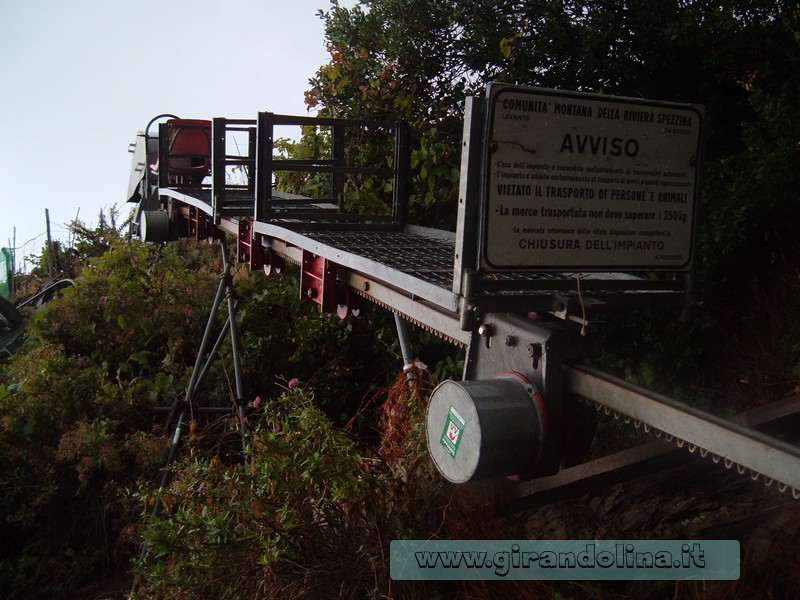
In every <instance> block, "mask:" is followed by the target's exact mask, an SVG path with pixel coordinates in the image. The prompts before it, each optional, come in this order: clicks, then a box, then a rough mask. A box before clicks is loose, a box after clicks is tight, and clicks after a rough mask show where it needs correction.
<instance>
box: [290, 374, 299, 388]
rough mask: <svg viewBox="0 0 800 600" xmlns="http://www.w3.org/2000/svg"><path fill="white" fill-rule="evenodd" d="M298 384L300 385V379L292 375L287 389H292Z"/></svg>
mask: <svg viewBox="0 0 800 600" xmlns="http://www.w3.org/2000/svg"><path fill="white" fill-rule="evenodd" d="M298 385H300V380H299V379H298V378H297V377H292V378H291V379H290V380H289V384H288V387H289V389H290V390H293V389H294V388H296V387H297V386H298Z"/></svg>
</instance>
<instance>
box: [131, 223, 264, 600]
mask: <svg viewBox="0 0 800 600" xmlns="http://www.w3.org/2000/svg"><path fill="white" fill-rule="evenodd" d="M220 249H221V254H222V274H221V276H220V281H219V286H218V287H217V292H216V295H215V296H214V301H213V303H212V305H211V310H210V312H209V315H208V322H207V323H206V328H205V331H204V333H203V338H202V341H201V342H200V348H199V349H198V351H197V359H196V361H195V365H194V369H192V374H191V377H190V378H189V384H188V385H187V387H186V394H185V395H184V397H183V399H176V400H175V402H173V404H172V406H170V407H169V416H168V417H167V422H166V426H165V428H166V429H167V430H169V429H170V427H172V426H173V425H174V430H173V433H172V438H171V440H170V445H169V452H168V454H167V459H166V462H165V465H164V470H163V472H162V474H161V481H160V484H159V489H158V496H157V497H156V500H155V503H154V505H153V511H152V517H153V518H156V517H158V515H159V514H160V513H161V509H162V506H163V504H162V502H161V493H162V492H163V491H164V490H165V489H166V488H167V486H168V485H169V484H170V481H171V480H172V470H171V468H172V463H173V462H174V461H175V457H176V456H177V453H178V448H179V446H180V442H181V438H182V435H183V429H184V425H185V422H186V417H187V413H188V414H192V413H194V412H195V411H196V412H212V413H221V412H230V410H231V408H230V407H225V408H223V407H212V408H210V409H208V410H205V411H204V410H203V409H198V408H196V407H193V403H194V401H195V398H196V396H197V391H198V389H199V388H200V386H201V385H202V384H203V381H204V380H205V377H206V375H207V374H208V371H209V369H210V367H211V364H212V363H213V362H214V360H215V358H216V356H217V354H218V352H219V349H220V347H221V346H222V343H223V342H224V341H225V338H226V337H228V335H230V339H231V355H232V357H233V371H234V380H235V386H236V399H235V407H234V408H235V409H236V413H237V416H238V419H239V433H240V436H241V441H242V452H244V453H246V452H247V445H248V433H247V423H246V421H245V405H246V402H245V397H244V382H243V379H242V368H241V359H240V357H241V345H240V341H239V331H238V329H237V327H236V309H237V306H238V302H239V300H238V297H237V294H236V291H235V290H234V287H233V276H232V265H231V262H230V260H229V259H228V247H227V243H226V241H225V238H224V236H223V237H222V238H221V239H220ZM223 300H224V301H226V303H227V308H228V316H227V319H226V320H225V323H224V324H223V326H222V330H221V331H220V332H219V334H218V335H217V338H216V341H214V343H213V345H212V344H211V340H212V338H213V331H214V329H215V323H216V316H217V311H218V310H219V307H220V305H221V304H222V302H223ZM209 348H210V349H209ZM146 554H147V546H144V547H143V548H142V554H141V557H142V559H143V558H144V556H145V555H146ZM135 589H136V584H134V590H135Z"/></svg>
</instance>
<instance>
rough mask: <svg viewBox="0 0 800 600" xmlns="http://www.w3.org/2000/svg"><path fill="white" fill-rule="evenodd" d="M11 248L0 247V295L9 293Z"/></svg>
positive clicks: (3, 295) (6, 296)
mask: <svg viewBox="0 0 800 600" xmlns="http://www.w3.org/2000/svg"><path fill="white" fill-rule="evenodd" d="M11 256H12V255H11V248H0V296H2V297H3V298H8V297H9V296H10V295H11V265H12V258H11Z"/></svg>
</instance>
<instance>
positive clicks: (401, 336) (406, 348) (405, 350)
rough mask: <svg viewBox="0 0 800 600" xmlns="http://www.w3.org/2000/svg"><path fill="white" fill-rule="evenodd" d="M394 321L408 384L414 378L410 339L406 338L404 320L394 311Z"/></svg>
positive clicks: (406, 332)
mask: <svg viewBox="0 0 800 600" xmlns="http://www.w3.org/2000/svg"><path fill="white" fill-rule="evenodd" d="M394 323H395V326H396V327H397V339H398V340H400V353H401V354H402V355H403V371H405V373H406V379H407V380H408V384H409V385H411V382H412V381H413V380H414V358H413V356H414V355H413V354H411V341H410V340H409V339H408V328H407V327H406V322H405V321H404V320H403V317H401V316H400V315H399V314H397V313H395V315H394Z"/></svg>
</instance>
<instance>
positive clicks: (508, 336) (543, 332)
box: [463, 314, 597, 476]
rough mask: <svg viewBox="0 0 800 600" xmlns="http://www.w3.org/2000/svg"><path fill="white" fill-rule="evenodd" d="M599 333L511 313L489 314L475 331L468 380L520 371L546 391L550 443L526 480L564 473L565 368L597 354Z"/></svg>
mask: <svg viewBox="0 0 800 600" xmlns="http://www.w3.org/2000/svg"><path fill="white" fill-rule="evenodd" d="M596 349H597V342H596V340H595V338H594V336H593V335H591V334H589V335H582V334H581V328H580V327H578V326H576V325H575V324H574V323H569V322H563V321H536V320H531V319H525V318H522V317H519V316H515V315H509V314H490V315H487V316H486V318H485V319H484V321H483V323H482V324H481V325H479V326H478V327H477V328H476V329H475V330H474V331H473V333H472V338H471V341H470V344H469V348H468V349H467V357H466V361H465V364H464V377H463V379H464V380H465V381H469V380H481V379H483V380H486V379H492V378H494V377H495V376H497V375H498V374H499V373H503V372H508V371H511V372H515V373H519V374H520V375H522V376H523V377H524V378H525V379H527V380H528V381H530V382H531V383H532V384H533V385H534V386H536V388H537V389H538V390H539V391H540V392H541V394H542V397H543V399H544V409H545V413H546V414H545V422H546V425H545V436H546V437H545V440H544V447H543V449H542V454H541V458H540V460H539V464H538V465H536V466H535V468H534V469H533V470H532V472H530V473H525V474H524V475H526V476H533V475H536V476H539V475H545V474H552V473H555V472H557V471H558V470H559V468H560V465H561V461H562V459H563V457H564V455H565V453H566V452H567V450H568V448H566V443H565V436H564V427H565V425H566V417H567V414H566V412H567V411H566V407H565V401H566V398H567V394H566V392H567V388H566V387H565V385H564V376H563V372H562V369H563V367H564V365H565V364H567V363H569V362H572V361H577V360H579V359H582V358H585V357H587V356H590V355H592V354H594V353H595V352H596Z"/></svg>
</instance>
